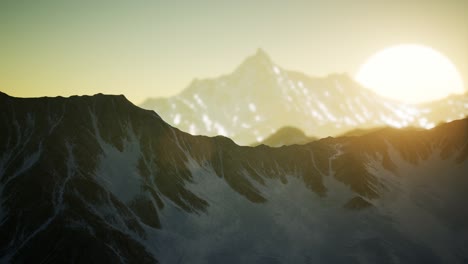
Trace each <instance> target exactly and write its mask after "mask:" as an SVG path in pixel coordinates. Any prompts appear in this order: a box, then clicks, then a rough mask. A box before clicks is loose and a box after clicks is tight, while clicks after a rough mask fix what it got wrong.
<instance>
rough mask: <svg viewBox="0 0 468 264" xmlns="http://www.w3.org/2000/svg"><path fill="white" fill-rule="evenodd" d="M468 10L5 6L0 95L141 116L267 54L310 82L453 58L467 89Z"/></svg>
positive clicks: (276, 4)
mask: <svg viewBox="0 0 468 264" xmlns="http://www.w3.org/2000/svg"><path fill="white" fill-rule="evenodd" d="M466 10H468V1H466V0H461V1H455V0H446V1H444V0H440V1H431V0H421V1H411V0H407V1H400V0H395V1H382V0H368V1H363V0H356V1H348V0H343V1H337V0H335V1H332V0H329V1H313V0H308V1H297V0H288V1H279V0H271V1H267V0H257V1H253V0H251V1H247V0H238V1H232V0H231V1H225V0H217V1H215V0H213V1H209V0H198V1H189V0H186V1H179V0H172V1H158V0H153V1H150V0H132V1H130V0H128V1H123V0H107V1H105V0H102V1H98V0H92V1H91V0H81V1H70V0H56V1H52V0H42V1H37V0H29V1H27V0H0V91H3V92H5V93H7V94H10V95H12V96H19V97H37V96H57V95H61V96H69V95H73V94H78V95H81V94H95V93H100V92H101V93H107V94H124V95H125V96H126V97H127V98H128V99H130V100H131V101H133V102H134V103H136V104H139V103H141V102H142V101H143V100H144V99H146V98H148V97H159V96H163V97H167V96H172V95H175V94H177V93H179V92H181V91H182V90H183V89H184V88H186V87H187V86H188V85H189V83H190V82H191V81H192V80H193V79H194V78H198V79H202V78H215V77H217V76H220V75H223V74H228V73H230V72H231V71H233V70H234V68H235V67H236V66H238V65H239V64H240V63H241V62H242V61H243V60H244V59H245V58H246V57H247V56H250V55H252V54H254V53H255V51H256V50H257V48H262V49H263V50H265V51H266V52H267V53H268V54H269V55H270V57H271V58H272V59H273V61H274V62H275V63H277V64H278V65H280V66H281V67H283V68H285V69H288V70H296V71H300V72H303V73H306V74H308V75H311V76H325V75H328V74H331V73H348V74H350V75H351V76H353V75H354V74H355V73H356V72H357V71H358V69H359V67H360V66H361V65H362V64H363V63H364V62H365V61H366V60H367V59H368V58H369V57H370V56H371V55H372V54H375V53H376V52H378V51H380V50H382V49H384V48H386V47H388V46H392V45H396V44H402V43H418V44H422V45H426V46H429V47H432V48H433V49H435V50H438V51H439V52H441V53H442V54H444V55H445V56H447V57H448V58H449V59H450V60H451V61H452V62H453V63H454V64H455V66H456V67H457V69H458V71H459V72H460V74H461V75H462V78H463V82H464V84H465V89H466V87H467V85H466V84H467V83H468V16H467V15H466Z"/></svg>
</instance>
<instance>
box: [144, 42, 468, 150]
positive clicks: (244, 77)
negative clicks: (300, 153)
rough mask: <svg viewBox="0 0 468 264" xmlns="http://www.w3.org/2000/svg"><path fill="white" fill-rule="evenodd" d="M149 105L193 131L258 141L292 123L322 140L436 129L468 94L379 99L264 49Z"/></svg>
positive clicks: (458, 111)
mask: <svg viewBox="0 0 468 264" xmlns="http://www.w3.org/2000/svg"><path fill="white" fill-rule="evenodd" d="M141 107H143V108H146V109H151V110H155V111H156V112H157V113H158V114H160V115H161V117H162V118H163V119H164V120H166V121H167V122H168V123H169V124H171V125H172V126H175V127H177V128H179V129H181V130H182V131H185V132H188V133H190V134H194V135H195V134H196V135H208V136H215V135H223V136H228V137H230V138H232V139H233V140H234V141H235V142H236V143H238V144H241V145H251V144H254V143H256V142H261V141H262V140H263V139H265V138H266V137H267V136H269V135H270V134H273V133H274V132H275V131H277V130H278V129H280V128H282V127H285V126H292V127H297V128H299V129H300V130H302V131H304V132H305V134H307V135H313V136H317V137H326V136H333V135H339V134H342V133H345V132H346V131H348V130H351V129H355V128H356V127H360V128H370V127H381V126H392V127H406V126H416V127H423V128H431V127H434V126H435V125H436V124H438V123H440V122H446V121H450V120H455V119H460V118H464V117H465V116H466V115H467V114H468V96H467V94H464V95H454V96H451V97H449V98H447V99H443V100H440V101H436V102H433V103H426V104H421V105H407V104H402V103H398V102H395V101H392V100H389V99H385V98H382V97H380V96H378V95H377V94H375V93H373V92H372V91H370V90H369V89H365V88H363V87H362V86H360V85H359V84H358V83H356V82H355V81H353V80H352V79H351V78H350V77H349V76H347V75H344V74H333V75H329V76H327V77H323V78H312V77H309V76H306V75H304V74H302V73H299V72H292V71H287V70H285V69H282V68H281V67H280V66H278V65H276V64H275V63H274V62H273V61H272V60H271V59H270V58H269V57H268V55H267V54H266V53H265V52H264V51H262V50H261V49H259V50H258V51H257V53H256V54H255V55H253V56H251V57H248V58H247V59H246V60H245V61H244V62H243V63H242V64H241V65H240V66H239V67H238V68H237V69H236V70H235V71H234V72H232V73H231V74H229V75H224V76H221V77H219V78H216V79H205V80H194V81H193V82H192V83H191V84H190V85H189V86H188V87H187V88H186V89H185V90H184V91H183V92H181V93H180V94H179V95H176V96H173V97H169V98H153V99H151V98H150V99H147V100H146V101H145V102H144V103H143V104H141Z"/></svg>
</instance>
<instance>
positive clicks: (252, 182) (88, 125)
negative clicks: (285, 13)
mask: <svg viewBox="0 0 468 264" xmlns="http://www.w3.org/2000/svg"><path fill="white" fill-rule="evenodd" d="M265 74H266V73H265ZM304 80H305V79H304ZM325 97H326V96H325ZM174 100H175V99H174ZM256 105H257V104H256ZM257 108H258V109H261V107H260V106H259V105H258V106H257ZM0 115H1V119H0V238H1V239H0V262H2V263H10V262H11V263H48V262H57V263H63V262H67V263H466V262H467V261H468V249H467V247H466V245H467V244H468V207H467V206H466V201H467V200H468V192H467V191H466V190H467V189H468V177H467V175H468V174H467V171H468V119H462V120H457V121H453V122H450V123H447V124H442V125H440V126H437V127H435V128H433V129H431V130H404V131H402V130H397V129H391V128H386V129H381V130H378V131H375V132H371V133H369V134H366V135H363V136H356V137H343V138H326V139H322V140H317V141H314V142H312V143H309V144H307V145H300V146H299V145H296V146H287V147H282V148H270V147H267V146H259V147H242V146H238V145H236V144H234V142H232V140H230V139H228V138H225V137H213V138H209V137H205V136H192V135H189V134H187V133H184V132H182V131H180V130H178V129H176V128H174V127H171V126H170V125H169V124H167V123H166V122H165V121H163V120H162V119H161V118H160V117H159V116H158V114H156V113H154V112H153V111H148V110H143V109H141V108H138V107H136V106H135V105H133V104H131V103H130V102H129V101H128V100H126V98H124V97H123V96H105V95H95V96H82V97H77V96H74V97H70V98H61V97H57V98H34V99H20V98H13V97H10V96H8V95H6V94H3V93H0ZM182 120H183V119H182Z"/></svg>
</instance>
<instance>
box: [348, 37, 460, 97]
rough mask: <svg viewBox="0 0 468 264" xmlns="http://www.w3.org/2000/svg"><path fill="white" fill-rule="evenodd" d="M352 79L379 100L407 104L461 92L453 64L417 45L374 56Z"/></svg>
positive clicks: (457, 74)
mask: <svg viewBox="0 0 468 264" xmlns="http://www.w3.org/2000/svg"><path fill="white" fill-rule="evenodd" d="M355 78H356V80H357V81H358V82H359V83H361V84H362V85H363V86H365V87H367V88H369V89H372V90H374V91H375V92H376V93H378V94H380V95H382V96H385V97H388V98H391V99H395V100H398V101H401V102H404V103H410V104H417V103H423V102H429V101H434V100H437V99H442V98H444V97H447V96H448V95H450V94H462V93H464V92H465V90H464V88H463V82H462V78H461V77H460V74H459V73H458V71H457V69H456V67H455V66H454V65H453V63H452V62H451V61H450V60H449V59H448V58H447V57H445V56H444V55H442V54H441V53H440V52H438V51H436V50H434V49H432V48H429V47H426V46H422V45H417V44H403V45H397V46H393V47H389V48H386V49H384V50H382V51H380V52H378V53H376V54H375V55H373V56H372V57H370V58H369V59H368V60H367V61H366V62H365V63H364V64H363V65H362V66H361V68H360V69H359V71H358V72H357V74H356V76H355Z"/></svg>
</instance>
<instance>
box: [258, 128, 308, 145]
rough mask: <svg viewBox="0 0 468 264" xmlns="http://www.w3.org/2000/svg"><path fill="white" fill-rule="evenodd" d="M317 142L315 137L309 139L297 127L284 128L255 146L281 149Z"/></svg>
mask: <svg viewBox="0 0 468 264" xmlns="http://www.w3.org/2000/svg"><path fill="white" fill-rule="evenodd" d="M315 140H317V138H315V137H309V136H307V135H306V134H304V132H302V131H301V130H300V129H298V128H295V127H283V128H281V129H279V130H278V131H276V132H275V133H273V134H271V135H270V136H268V137H267V138H266V139H265V140H263V141H262V142H260V143H254V144H252V145H253V146H258V145H261V144H265V145H267V146H270V147H281V146H287V145H296V144H297V145H302V144H306V143H309V142H312V141H315Z"/></svg>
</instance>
